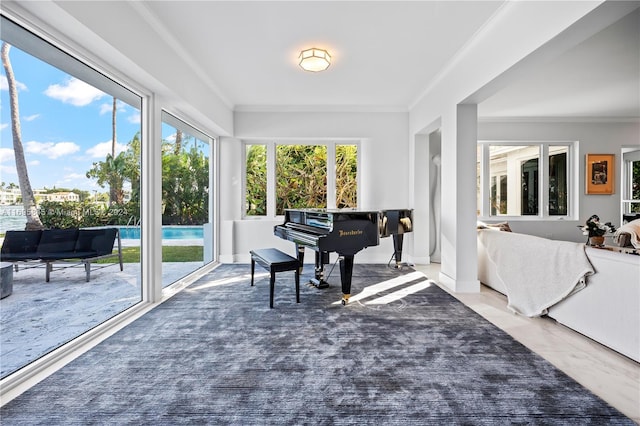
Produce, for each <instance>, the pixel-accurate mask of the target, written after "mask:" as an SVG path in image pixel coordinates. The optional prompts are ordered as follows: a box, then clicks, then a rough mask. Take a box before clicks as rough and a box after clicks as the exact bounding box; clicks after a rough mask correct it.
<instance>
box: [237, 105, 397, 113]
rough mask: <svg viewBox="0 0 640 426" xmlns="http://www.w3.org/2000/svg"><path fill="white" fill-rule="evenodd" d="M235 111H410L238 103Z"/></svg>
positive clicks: (381, 106) (370, 106)
mask: <svg viewBox="0 0 640 426" xmlns="http://www.w3.org/2000/svg"><path fill="white" fill-rule="evenodd" d="M233 111H234V112H289V113H291V112H325V113H330V112H365V113H372V112H384V113H398V112H401V113H407V114H408V113H409V109H408V108H407V107H406V106H396V105H236V106H235V107H234V108H233Z"/></svg>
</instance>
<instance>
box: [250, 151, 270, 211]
mask: <svg viewBox="0 0 640 426" xmlns="http://www.w3.org/2000/svg"><path fill="white" fill-rule="evenodd" d="M245 178H246V184H245V185H246V198H245V200H246V201H245V203H246V206H245V213H246V214H247V215H249V216H264V215H266V214H267V147H266V145H249V146H247V158H246V174H245Z"/></svg>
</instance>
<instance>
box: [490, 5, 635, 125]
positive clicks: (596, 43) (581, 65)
mask: <svg viewBox="0 0 640 426" xmlns="http://www.w3.org/2000/svg"><path fill="white" fill-rule="evenodd" d="M478 113H479V115H481V116H484V117H570V118H575V117H585V118H586V117H589V118H590V117H604V118H639V117H640V10H638V9H636V11H635V12H634V13H631V14H629V15H627V16H626V17H624V18H622V19H621V20H619V21H618V22H617V23H615V24H613V25H611V26H609V27H608V28H605V29H604V30H602V31H601V32H599V33H597V34H595V35H594V36H593V37H591V38H589V39H587V40H585V41H584V42H582V43H581V44H579V45H578V46H576V47H574V48H573V49H571V50H569V51H567V52H566V53H565V54H563V55H562V56H560V57H559V58H557V59H556V60H554V61H551V62H550V63H546V64H544V65H543V66H540V67H537V68H535V69H530V70H528V75H527V76H526V77H524V78H522V79H520V80H519V81H517V82H515V83H514V84H511V85H510V86H509V87H507V88H506V89H504V90H502V91H500V92H498V93H497V94H496V95H494V96H493V97H491V98H489V99H487V100H486V101H485V102H483V103H482V104H480V105H479V107H478Z"/></svg>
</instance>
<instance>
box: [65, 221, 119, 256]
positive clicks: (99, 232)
mask: <svg viewBox="0 0 640 426" xmlns="http://www.w3.org/2000/svg"><path fill="white" fill-rule="evenodd" d="M117 232H118V230H117V229H116V228H103V229H81V230H80V232H79V234H78V240H77V243H76V247H75V250H76V251H77V252H92V253H93V256H104V255H107V254H111V253H112V252H113V244H114V243H115V240H116V235H117ZM78 257H82V256H78ZM85 257H89V256H85Z"/></svg>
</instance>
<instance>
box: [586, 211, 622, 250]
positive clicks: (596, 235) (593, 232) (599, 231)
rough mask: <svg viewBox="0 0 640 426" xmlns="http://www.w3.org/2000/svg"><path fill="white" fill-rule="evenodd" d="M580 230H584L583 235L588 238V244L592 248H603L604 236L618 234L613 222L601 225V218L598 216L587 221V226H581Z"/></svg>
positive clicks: (595, 215) (593, 216)
mask: <svg viewBox="0 0 640 426" xmlns="http://www.w3.org/2000/svg"><path fill="white" fill-rule="evenodd" d="M580 229H582V234H583V235H586V236H587V244H588V245H591V246H603V245H604V235H605V234H606V233H612V232H616V227H615V226H613V224H612V223H611V222H606V223H600V218H599V217H598V215H597V214H594V215H592V216H591V217H590V218H589V219H587V221H586V222H585V225H584V226H581V227H580Z"/></svg>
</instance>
